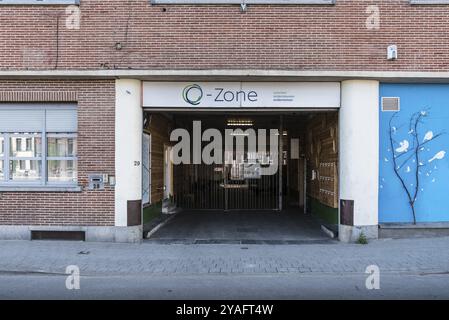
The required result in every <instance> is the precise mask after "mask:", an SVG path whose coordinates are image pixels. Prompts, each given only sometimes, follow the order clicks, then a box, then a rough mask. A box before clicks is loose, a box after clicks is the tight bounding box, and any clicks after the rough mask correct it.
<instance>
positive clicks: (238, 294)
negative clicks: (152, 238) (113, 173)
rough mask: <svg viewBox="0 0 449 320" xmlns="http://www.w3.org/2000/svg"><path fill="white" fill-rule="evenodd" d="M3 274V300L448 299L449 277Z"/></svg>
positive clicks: (0, 282)
mask: <svg viewBox="0 0 449 320" xmlns="http://www.w3.org/2000/svg"><path fill="white" fill-rule="evenodd" d="M66 277H67V276H66V275H54V274H26V273H3V274H0V299H164V300H166V299H187V300H188V299H220V300H221V299H225V300H229V299H449V274H445V273H443V274H416V273H387V274H385V273H383V274H382V275H381V277H380V289H378V290H376V289H372V290H368V289H366V286H365V281H366V278H367V275H366V274H361V273H349V274H348V273H345V274H316V273H314V274H304V275H301V274H285V275H279V274H275V275H270V274H266V275H150V276H138V275H133V276H123V275H122V276H84V277H83V276H81V278H80V289H79V290H68V289H67V288H66Z"/></svg>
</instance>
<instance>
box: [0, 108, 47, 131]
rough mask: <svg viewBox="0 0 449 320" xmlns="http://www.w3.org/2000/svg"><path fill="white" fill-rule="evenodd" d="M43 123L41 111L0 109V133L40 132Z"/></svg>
mask: <svg viewBox="0 0 449 320" xmlns="http://www.w3.org/2000/svg"><path fill="white" fill-rule="evenodd" d="M43 122H44V112H43V110H42V109H39V110H30V109H20V107H19V108H14V109H9V108H8V109H3V108H2V109H0V132H41V131H42V128H43Z"/></svg>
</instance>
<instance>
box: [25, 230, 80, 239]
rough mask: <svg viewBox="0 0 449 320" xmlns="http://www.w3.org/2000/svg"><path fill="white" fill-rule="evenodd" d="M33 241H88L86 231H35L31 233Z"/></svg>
mask: <svg viewBox="0 0 449 320" xmlns="http://www.w3.org/2000/svg"><path fill="white" fill-rule="evenodd" d="M31 240H72V241H85V240H86V234H85V232H84V231H48V230H33V231H31Z"/></svg>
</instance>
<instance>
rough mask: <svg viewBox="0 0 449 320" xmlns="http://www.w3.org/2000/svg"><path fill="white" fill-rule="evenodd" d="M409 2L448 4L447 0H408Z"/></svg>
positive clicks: (448, 0)
mask: <svg viewBox="0 0 449 320" xmlns="http://www.w3.org/2000/svg"><path fill="white" fill-rule="evenodd" d="M410 4H427V5H428V4H449V0H410Z"/></svg>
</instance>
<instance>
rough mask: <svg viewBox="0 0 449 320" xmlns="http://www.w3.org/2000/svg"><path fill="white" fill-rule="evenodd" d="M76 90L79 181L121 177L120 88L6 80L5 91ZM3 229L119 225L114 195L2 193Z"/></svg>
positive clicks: (108, 84)
mask: <svg viewBox="0 0 449 320" xmlns="http://www.w3.org/2000/svg"><path fill="white" fill-rule="evenodd" d="M61 90H62V91H76V92H77V96H78V156H79V160H78V170H79V173H78V176H79V184H80V185H81V186H83V187H86V186H87V184H88V183H87V175H88V174H89V173H107V174H110V175H114V174H115V168H114V150H115V142H114V141H115V137H114V135H115V130H114V122H115V120H114V119H115V112H114V106H115V83H114V81H110V80H107V81H106V80H97V81H31V80H29V81H4V80H0V91H61ZM0 225H99V226H101V225H106V226H108V225H114V190H113V189H112V188H110V187H106V190H105V191H87V190H84V191H82V192H81V193H70V192H68V193H59V192H56V193H53V192H43V193H37V192H0Z"/></svg>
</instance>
